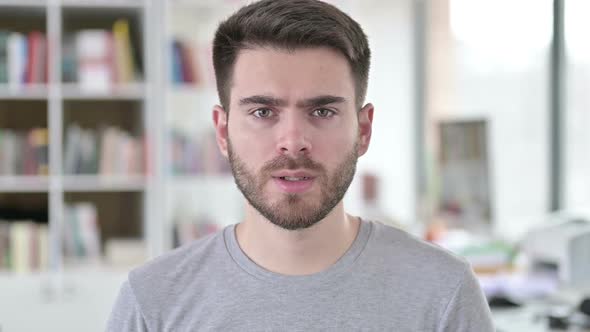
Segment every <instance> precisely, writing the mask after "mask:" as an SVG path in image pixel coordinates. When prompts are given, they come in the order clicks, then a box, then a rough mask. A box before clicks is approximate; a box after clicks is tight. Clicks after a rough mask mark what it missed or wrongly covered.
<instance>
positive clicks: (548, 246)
mask: <svg viewBox="0 0 590 332" xmlns="http://www.w3.org/2000/svg"><path fill="white" fill-rule="evenodd" d="M521 249H522V251H523V252H524V253H525V254H526V255H527V256H528V257H529V259H530V260H531V263H532V264H533V267H534V266H544V267H551V268H554V269H556V270H557V271H556V272H557V276H558V278H559V281H560V282H561V283H563V284H565V285H568V286H577V285H584V286H587V285H590V214H588V213H573V212H566V211H559V212H556V213H554V214H551V215H550V217H549V220H547V222H546V223H544V224H543V225H542V226H539V227H537V228H534V229H532V230H530V231H529V232H528V233H527V234H526V235H525V237H524V238H523V241H522V243H521Z"/></svg>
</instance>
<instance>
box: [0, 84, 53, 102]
mask: <svg viewBox="0 0 590 332" xmlns="http://www.w3.org/2000/svg"><path fill="white" fill-rule="evenodd" d="M48 97H49V90H48V88H47V84H34V85H28V86H22V87H14V86H10V85H8V84H0V100H46V99H47V98H48Z"/></svg>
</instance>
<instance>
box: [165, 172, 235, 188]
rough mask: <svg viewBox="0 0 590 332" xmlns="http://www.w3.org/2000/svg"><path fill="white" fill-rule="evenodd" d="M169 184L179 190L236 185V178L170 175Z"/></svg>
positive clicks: (228, 175)
mask: <svg viewBox="0 0 590 332" xmlns="http://www.w3.org/2000/svg"><path fill="white" fill-rule="evenodd" d="M167 183H168V184H169V185H171V186H172V187H179V188H187V187H195V186H210V185H224V186H225V185H227V186H234V185H235V182H234V177H233V176H232V175H231V174H208V175H205V174H204V175H169V176H168V177H167Z"/></svg>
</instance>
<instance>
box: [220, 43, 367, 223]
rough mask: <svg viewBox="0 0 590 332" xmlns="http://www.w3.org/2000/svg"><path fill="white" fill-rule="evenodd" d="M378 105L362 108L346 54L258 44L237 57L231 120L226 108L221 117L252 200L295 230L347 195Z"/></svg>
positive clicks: (227, 147) (223, 142)
mask: <svg viewBox="0 0 590 332" xmlns="http://www.w3.org/2000/svg"><path fill="white" fill-rule="evenodd" d="M372 111H373V110H372V106H370V105H369V106H368V107H365V108H364V109H363V111H362V112H360V113H359V112H358V110H356V109H355V90H354V81H353V79H352V76H351V73H350V67H349V65H348V62H347V61H346V59H345V58H344V57H343V56H342V55H340V54H339V53H337V52H335V51H332V50H330V49H327V48H313V49H302V50H296V51H293V52H287V51H283V50H277V49H272V48H256V49H250V50H244V51H242V52H240V54H239V56H238V58H237V61H236V64H235V67H234V73H233V85H232V87H231V96H230V111H229V118H231V121H229V119H228V118H227V114H226V113H225V112H224V111H223V110H221V109H219V108H216V109H215V110H214V120H215V124H216V128H217V134H218V135H217V136H218V142H219V145H220V148H221V150H222V152H223V153H224V154H225V155H226V156H228V158H229V161H230V164H231V168H232V171H233V174H234V177H235V179H236V184H237V185H238V187H239V189H240V190H241V191H242V193H243V194H244V196H245V197H246V199H247V200H248V201H249V203H250V204H251V205H252V206H253V207H254V208H255V209H256V210H258V212H260V214H261V215H263V216H264V217H265V218H266V219H268V220H269V221H271V222H272V223H274V224H275V225H277V226H280V227H282V228H285V229H290V230H296V229H302V228H307V227H310V226H312V225H314V224H315V223H317V222H318V221H320V220H322V219H323V218H324V217H326V216H327V215H328V214H329V213H330V212H331V211H332V210H333V208H334V207H335V206H336V205H337V204H338V203H339V202H340V201H341V200H342V198H343V196H344V194H345V193H346V190H347V189H348V186H349V185H350V182H351V181H352V178H353V176H354V172H355V168H356V162H357V158H358V157H359V156H360V155H362V154H364V152H365V151H366V149H367V147H368V141H369V138H370V122H371V120H372ZM369 113H370V114H369ZM367 126H368V130H367Z"/></svg>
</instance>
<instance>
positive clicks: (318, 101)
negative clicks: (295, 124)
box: [240, 95, 346, 108]
mask: <svg viewBox="0 0 590 332" xmlns="http://www.w3.org/2000/svg"><path fill="white" fill-rule="evenodd" d="M344 102H346V99H345V98H344V97H339V96H332V95H322V96H317V97H313V98H309V99H305V100H301V101H298V102H297V104H296V106H297V107H299V108H308V107H318V106H325V105H329V104H337V103H344ZM251 104H259V105H267V106H273V107H283V106H286V105H287V104H288V103H287V101H286V100H284V99H279V98H275V97H271V96H264V95H255V96H250V97H245V98H242V99H240V106H244V105H251Z"/></svg>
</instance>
